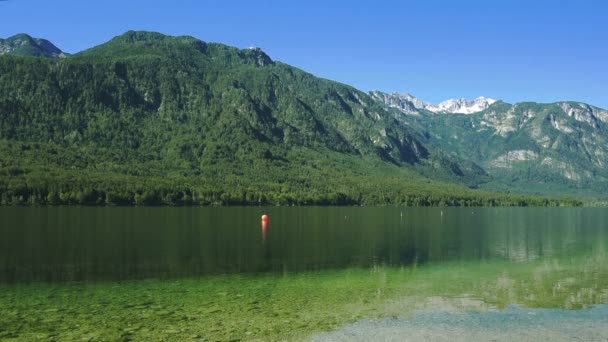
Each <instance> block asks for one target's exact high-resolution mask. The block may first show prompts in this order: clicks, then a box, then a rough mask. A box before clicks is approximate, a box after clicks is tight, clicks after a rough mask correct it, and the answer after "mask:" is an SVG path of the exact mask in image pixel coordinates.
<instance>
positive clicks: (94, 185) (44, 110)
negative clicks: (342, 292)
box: [0, 32, 578, 205]
mask: <svg viewBox="0 0 608 342" xmlns="http://www.w3.org/2000/svg"><path fill="white" fill-rule="evenodd" d="M486 178H487V175H486V174H485V173H484V171H483V170H482V169H481V168H479V167H478V166H477V165H475V164H474V163H471V162H459V161H458V159H457V158H454V157H450V156H447V155H446V154H444V153H442V152H438V150H437V149H434V148H433V147H429V146H427V145H425V144H424V143H423V142H421V141H420V139H418V138H417V137H416V134H415V133H412V132H411V131H410V129H409V128H408V126H407V125H406V124H405V123H403V122H401V121H400V120H398V119H396V118H395V117H394V115H393V114H392V113H389V112H388V111H386V110H385V109H384V108H383V106H381V105H380V104H378V103H376V102H375V101H374V100H373V99H372V98H370V97H369V96H368V95H367V94H365V93H363V92H360V91H358V90H356V89H354V88H352V87H349V86H346V85H343V84H339V83H336V82H333V81H328V80H324V79H320V78H317V77H314V76H313V75H311V74H308V73H305V72H303V71H301V70H299V69H296V68H293V67H291V66H289V65H286V64H283V63H280V62H275V61H273V60H272V59H271V58H270V57H269V56H267V55H266V54H265V53H264V52H263V51H261V50H259V49H245V50H241V49H237V48H233V47H228V46H225V45H222V44H214V43H205V42H202V41H200V40H198V39H195V38H192V37H169V36H164V35H162V34H158V33H150V32H128V33H126V34H124V35H122V36H119V37H116V38H114V39H113V40H111V41H110V42H108V43H106V44H103V45H100V46H97V47H94V48H92V49H89V50H86V51H83V52H81V53H78V54H76V55H73V56H70V57H68V58H62V59H48V58H31V57H19V56H12V55H4V56H0V192H1V193H2V195H1V203H3V204H45V203H49V204H98V205H99V204H170V205H176V204H185V205H187V204H196V205H201V204H202V205H205V204H258V203H277V204H399V203H400V204H408V205H439V204H449V205H499V204H503V205H516V204H517V205H527V204H557V203H558V201H549V200H544V199H538V198H527V197H520V196H507V195H500V194H494V193H487V192H480V191H475V190H471V189H469V188H468V187H466V186H464V185H466V184H469V185H472V184H474V183H476V182H477V181H479V180H483V179H486ZM431 179H433V180H431ZM454 183H460V184H463V185H457V184H454ZM561 203H568V204H577V203H578V202H576V201H571V202H569V201H562V202H561Z"/></svg>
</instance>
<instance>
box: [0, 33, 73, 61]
mask: <svg viewBox="0 0 608 342" xmlns="http://www.w3.org/2000/svg"><path fill="white" fill-rule="evenodd" d="M5 54H11V55H16V56H32V57H53V58H61V57H66V56H67V54H66V53H64V52H63V51H61V50H60V49H59V48H58V47H56V46H55V45H53V43H51V42H49V41H48V40H46V39H41V38H32V37H31V36H29V35H27V34H24V33H21V34H17V35H14V36H12V37H9V38H7V39H0V55H5Z"/></svg>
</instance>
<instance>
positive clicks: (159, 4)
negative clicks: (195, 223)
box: [0, 0, 608, 108]
mask: <svg viewBox="0 0 608 342" xmlns="http://www.w3.org/2000/svg"><path fill="white" fill-rule="evenodd" d="M607 19H608V1H593V0H589V1H559V0H552V1H547V0H526V1H522V0H493V1H489V0H484V1H481V0H478V1H473V0H463V1H436V0H420V1H354V0H351V1H331V0H325V1H317V0H307V1H264V0H256V1H231V0H223V1H211V0H207V1H205V0H196V1H195V0H184V1H170V0H167V1H155V0H148V1H142V0H129V1H127V0H120V1H119V0H102V1H90V0H82V1H77V0H73V1H67V0H9V1H8V2H0V37H8V36H11V35H13V34H16V33H20V32H25V33H29V34H31V35H33V36H36V37H44V38H47V39H49V40H51V41H52V42H54V43H55V44H56V45H57V46H59V47H60V48H61V49H63V50H65V51H68V52H77V51H80V50H82V49H86V48H88V47H91V46H94V45H96V44H100V43H103V42H104V41H107V40H109V39H110V38H112V37H113V36H115V35H118V34H121V33H123V32H124V31H127V30H131V29H133V30H153V31H159V32H163V33H166V34H171V35H181V34H188V35H192V36H195V37H197V38H200V39H202V40H204V41H212V42H221V43H225V44H229V45H234V46H238V47H248V46H259V47H261V48H262V49H264V50H265V51H266V52H267V53H268V54H269V55H270V56H271V57H272V58H273V59H275V60H281V61H283V62H286V63H288V64H291V65H294V66H297V67H300V68H302V69H304V70H306V71H309V72H312V73H313V74H315V75H317V76H321V77H324V78H329V79H333V80H337V81H340V82H343V83H348V84H351V85H353V86H355V87H357V88H359V89H361V90H366V91H367V90H373V89H379V90H384V91H389V92H392V91H398V92H410V93H412V94H414V95H416V96H418V97H420V98H422V99H425V100H428V101H432V102H438V101H441V100H444V99H447V98H452V97H468V98H472V97H477V96H481V95H483V96H488V97H494V98H500V99H504V100H505V101H508V102H517V101H524V100H531V101H540V102H551V101H558V100H578V101H584V102H588V103H591V104H594V105H598V106H601V107H604V108H608V22H607Z"/></svg>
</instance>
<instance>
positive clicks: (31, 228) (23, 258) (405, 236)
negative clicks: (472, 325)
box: [0, 207, 608, 282]
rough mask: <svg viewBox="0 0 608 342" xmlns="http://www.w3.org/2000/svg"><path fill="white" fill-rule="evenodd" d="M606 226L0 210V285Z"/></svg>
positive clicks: (444, 212) (424, 212)
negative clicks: (264, 219) (264, 222)
mask: <svg viewBox="0 0 608 342" xmlns="http://www.w3.org/2000/svg"><path fill="white" fill-rule="evenodd" d="M262 213H268V214H269V217H270V220H269V223H268V224H267V225H266V226H264V225H262V226H260V215H261V214H262ZM607 222H608V210H605V209H600V208H395V207H373V208H367V207H269V208H257V207H247V208H242V207H240V208H120V207H118V208H116V207H110V208H95V207H40V208H11V207H4V208H0V282H18V281H65V280H78V281H93V280H102V279H103V280H125V279H139V278H149V277H161V278H162V277H184V276H199V275H207V274H221V273H258V272H303V271H314V270H324V269H342V268H347V267H370V266H374V265H391V266H399V265H405V266H407V265H414V264H415V265H424V264H426V263H441V262H447V261H475V260H487V259H496V258H498V259H506V260H512V261H513V262H522V261H530V260H534V259H538V258H542V257H563V256H574V255H577V256H579V255H586V254H589V255H597V254H598V253H600V254H603V253H605V251H606V241H607V237H608V235H607V233H608V232H607V231H608V227H607V226H606V223H607Z"/></svg>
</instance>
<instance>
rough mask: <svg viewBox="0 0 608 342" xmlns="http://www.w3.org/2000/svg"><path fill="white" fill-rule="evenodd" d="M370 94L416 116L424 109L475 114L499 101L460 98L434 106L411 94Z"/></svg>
mask: <svg viewBox="0 0 608 342" xmlns="http://www.w3.org/2000/svg"><path fill="white" fill-rule="evenodd" d="M370 94H371V95H372V97H374V98H376V99H377V100H382V101H383V102H384V103H385V104H386V105H388V106H389V107H393V108H398V109H401V111H402V112H405V113H407V114H416V113H415V112H417V111H418V110H422V109H424V110H428V111H430V112H433V113H444V114H445V113H450V114H473V113H477V112H481V111H483V110H485V109H487V108H488V107H490V106H491V105H492V104H493V103H495V102H496V101H497V100H494V99H491V98H487V97H483V96H480V97H478V98H476V99H474V100H468V99H463V98H460V99H450V100H446V101H443V102H441V103H439V104H432V103H430V102H426V101H423V100H421V99H419V98H417V97H415V96H414V95H412V94H409V93H405V94H399V93H392V94H390V95H389V94H386V93H382V92H379V91H373V92H370Z"/></svg>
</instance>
